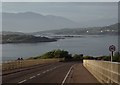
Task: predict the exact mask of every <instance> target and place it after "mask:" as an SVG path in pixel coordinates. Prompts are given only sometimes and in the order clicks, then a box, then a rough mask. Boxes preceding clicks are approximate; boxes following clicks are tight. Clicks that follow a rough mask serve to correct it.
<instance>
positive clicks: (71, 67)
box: [61, 66, 73, 85]
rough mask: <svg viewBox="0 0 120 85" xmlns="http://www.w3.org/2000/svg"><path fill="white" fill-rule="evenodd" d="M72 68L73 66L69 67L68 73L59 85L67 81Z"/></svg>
mask: <svg viewBox="0 0 120 85" xmlns="http://www.w3.org/2000/svg"><path fill="white" fill-rule="evenodd" d="M72 68H73V66H71V67H70V69H69V71H68V72H67V74H66V76H65V78H64V80H63V81H62V83H61V85H63V84H64V83H65V81H66V79H67V77H68V75H69V74H70V72H71V70H72Z"/></svg>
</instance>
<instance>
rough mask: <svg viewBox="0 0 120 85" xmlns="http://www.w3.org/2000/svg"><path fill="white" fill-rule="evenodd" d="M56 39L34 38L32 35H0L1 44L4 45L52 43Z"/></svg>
mask: <svg viewBox="0 0 120 85" xmlns="http://www.w3.org/2000/svg"><path fill="white" fill-rule="evenodd" d="M53 41H57V40H56V39H52V38H47V37H36V36H33V35H19V34H7V35H2V42H1V43H3V44H5V43H38V42H53Z"/></svg>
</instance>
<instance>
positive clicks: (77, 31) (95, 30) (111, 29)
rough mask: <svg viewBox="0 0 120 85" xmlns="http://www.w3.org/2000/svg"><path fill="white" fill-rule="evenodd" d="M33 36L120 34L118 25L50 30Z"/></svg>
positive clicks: (35, 33)
mask: <svg viewBox="0 0 120 85" xmlns="http://www.w3.org/2000/svg"><path fill="white" fill-rule="evenodd" d="M30 34H33V35H50V34H56V35H111V34H113V35H116V34H118V24H113V25H109V26H104V27H88V28H72V29H69V28H65V29H60V30H49V31H40V32H33V33H30Z"/></svg>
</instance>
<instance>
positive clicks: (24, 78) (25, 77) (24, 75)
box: [2, 62, 76, 85]
mask: <svg viewBox="0 0 120 85" xmlns="http://www.w3.org/2000/svg"><path fill="white" fill-rule="evenodd" d="M74 64H76V63H75V62H66V63H65V62H57V63H53V64H48V65H45V66H37V67H36V68H33V69H30V70H25V71H21V72H17V73H13V74H8V75H4V76H3V77H2V83H3V84H5V83H18V84H22V83H59V85H61V84H62V82H63V81H64V80H65V77H66V76H67V74H68V72H69V70H70V68H71V67H72V66H73V65H74Z"/></svg>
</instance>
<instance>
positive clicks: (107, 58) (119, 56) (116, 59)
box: [84, 52, 120, 62]
mask: <svg viewBox="0 0 120 85" xmlns="http://www.w3.org/2000/svg"><path fill="white" fill-rule="evenodd" d="M84 59H91V60H104V61H111V56H100V57H92V56H85V57H84ZM113 62H120V53H119V52H115V54H114V56H113Z"/></svg>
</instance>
